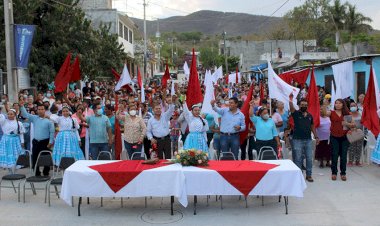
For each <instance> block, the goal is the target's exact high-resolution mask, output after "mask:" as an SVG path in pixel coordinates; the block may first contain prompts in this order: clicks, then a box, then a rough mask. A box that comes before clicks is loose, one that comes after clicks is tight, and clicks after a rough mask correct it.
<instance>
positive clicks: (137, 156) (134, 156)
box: [131, 152, 147, 160]
mask: <svg viewBox="0 0 380 226" xmlns="http://www.w3.org/2000/svg"><path fill="white" fill-rule="evenodd" d="M146 159H147V158H146V155H145V153H144V152H134V153H133V154H132V156H131V160H146Z"/></svg>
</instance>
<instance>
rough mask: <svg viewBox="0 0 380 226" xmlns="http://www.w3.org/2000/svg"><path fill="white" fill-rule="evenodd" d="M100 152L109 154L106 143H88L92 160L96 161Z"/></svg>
mask: <svg viewBox="0 0 380 226" xmlns="http://www.w3.org/2000/svg"><path fill="white" fill-rule="evenodd" d="M101 151H108V152H110V147H109V146H108V143H90V155H91V158H92V159H93V160H96V159H97V158H98V155H99V153H100V152H101Z"/></svg>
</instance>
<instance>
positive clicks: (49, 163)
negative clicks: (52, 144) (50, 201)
mask: <svg viewBox="0 0 380 226" xmlns="http://www.w3.org/2000/svg"><path fill="white" fill-rule="evenodd" d="M41 166H43V167H50V168H51V167H54V163H53V157H52V155H51V152H50V151H41V152H40V153H39V154H38V157H37V162H36V165H35V166H34V171H33V175H32V176H30V177H27V178H26V180H25V181H24V185H23V193H24V203H25V185H26V183H29V184H30V186H31V188H32V190H33V194H34V195H36V191H35V189H34V184H35V183H46V184H45V203H46V199H47V185H48V182H49V181H50V178H51V177H50V176H34V175H36V171H37V169H38V168H39V167H41ZM53 177H54V170H53Z"/></svg>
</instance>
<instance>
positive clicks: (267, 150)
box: [259, 146, 281, 206]
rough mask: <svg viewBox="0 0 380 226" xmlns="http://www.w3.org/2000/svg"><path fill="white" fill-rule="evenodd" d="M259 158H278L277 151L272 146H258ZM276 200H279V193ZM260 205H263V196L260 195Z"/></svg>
mask: <svg viewBox="0 0 380 226" xmlns="http://www.w3.org/2000/svg"><path fill="white" fill-rule="evenodd" d="M266 156H269V158H268V157H266ZM259 160H278V157H277V153H276V152H275V151H274V150H273V148H272V147H270V146H264V147H262V148H260V154H259ZM278 202H281V195H280V196H279V197H278ZM261 205H262V206H264V196H261Z"/></svg>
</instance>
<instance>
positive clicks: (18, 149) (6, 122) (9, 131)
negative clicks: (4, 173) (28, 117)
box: [0, 109, 25, 169]
mask: <svg viewBox="0 0 380 226" xmlns="http://www.w3.org/2000/svg"><path fill="white" fill-rule="evenodd" d="M0 126H1V128H2V130H3V137H2V138H1V141H0V167H3V168H9V169H11V168H13V167H15V165H16V161H17V158H18V156H19V155H21V154H23V153H24V150H23V147H24V132H25V130H24V126H23V125H22V123H21V122H19V121H18V120H17V117H16V110H14V109H10V110H9V111H8V118H5V116H4V115H2V114H0Z"/></svg>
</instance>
